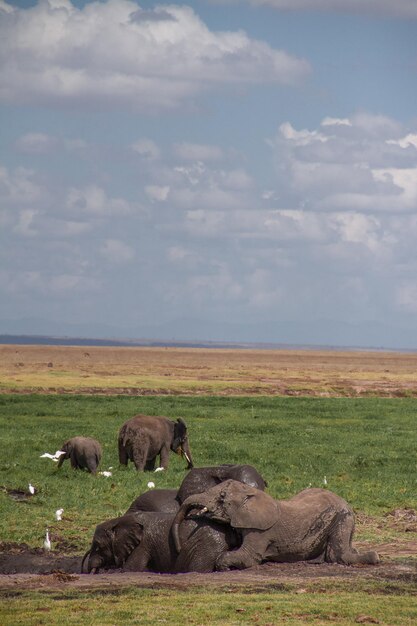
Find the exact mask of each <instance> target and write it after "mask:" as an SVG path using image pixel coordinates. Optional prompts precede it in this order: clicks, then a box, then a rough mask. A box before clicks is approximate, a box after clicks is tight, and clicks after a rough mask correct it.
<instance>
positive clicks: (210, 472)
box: [177, 464, 267, 503]
mask: <svg viewBox="0 0 417 626" xmlns="http://www.w3.org/2000/svg"><path fill="white" fill-rule="evenodd" d="M230 478H232V479H233V480H237V481H239V482H241V483H245V484H246V485H249V486H250V487H255V488H256V489H260V490H261V491H264V489H265V487H266V486H267V483H266V481H265V480H264V479H263V477H262V476H261V475H260V474H259V472H258V470H257V469H255V468H254V467H253V466H252V465H232V464H223V465H213V466H210V467H196V468H194V469H192V470H191V471H190V472H188V474H187V476H186V477H185V478H184V480H183V481H182V483H181V485H180V488H179V489H178V494H177V500H178V502H180V503H182V502H184V500H186V498H188V496H191V495H192V494H194V493H202V492H203V491H207V489H210V487H214V486H215V485H218V484H219V483H222V482H224V481H226V480H228V479H230Z"/></svg>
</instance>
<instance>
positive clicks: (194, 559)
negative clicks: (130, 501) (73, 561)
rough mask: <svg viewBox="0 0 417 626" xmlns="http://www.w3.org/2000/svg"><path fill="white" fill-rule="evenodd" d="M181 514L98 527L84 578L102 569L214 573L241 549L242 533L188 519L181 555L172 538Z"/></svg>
mask: <svg viewBox="0 0 417 626" xmlns="http://www.w3.org/2000/svg"><path fill="white" fill-rule="evenodd" d="M174 517H175V515H174V514H172V513H160V512H153V511H152V512H151V511H138V512H136V513H126V514H124V515H122V516H121V517H118V518H114V519H110V520H107V521H105V522H102V523H101V524H98V526H97V527H96V529H95V532H94V537H93V540H92V543H91V547H90V548H89V550H88V551H87V552H86V553H85V555H84V557H83V560H82V563H81V573H93V574H95V573H97V572H98V571H99V569H115V568H122V569H123V570H124V571H135V572H143V571H153V572H158V573H176V572H190V571H193V572H212V571H214V568H215V564H216V561H217V559H218V558H219V556H220V555H221V554H222V553H223V552H224V551H226V550H230V549H232V548H233V547H235V546H237V545H238V543H237V541H238V538H237V535H236V533H235V532H234V531H233V530H232V529H229V528H228V527H227V526H224V525H221V524H217V523H214V522H211V521H210V520H205V519H199V520H183V522H182V524H181V525H180V528H179V536H180V537H181V542H182V548H181V550H180V551H179V553H178V554H177V552H176V550H175V545H174V541H173V536H172V534H171V526H172V522H173V520H174Z"/></svg>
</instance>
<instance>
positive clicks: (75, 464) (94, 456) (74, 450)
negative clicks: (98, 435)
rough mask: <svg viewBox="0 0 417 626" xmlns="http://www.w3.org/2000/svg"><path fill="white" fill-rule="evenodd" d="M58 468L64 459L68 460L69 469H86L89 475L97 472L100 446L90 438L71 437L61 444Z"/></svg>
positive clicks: (100, 451) (100, 454)
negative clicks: (61, 452) (69, 462)
mask: <svg viewBox="0 0 417 626" xmlns="http://www.w3.org/2000/svg"><path fill="white" fill-rule="evenodd" d="M60 450H62V451H63V452H65V454H61V456H60V457H59V461H58V467H61V465H62V464H63V462H64V461H65V460H66V459H70V461H71V467H72V468H74V469H86V470H88V471H89V472H91V474H95V473H96V472H97V468H98V466H99V464H100V461H101V456H102V450H101V445H100V444H99V442H98V441H97V440H96V439H93V438H92V437H72V438H71V439H68V440H67V441H66V442H65V443H63V444H62V446H61V447H60Z"/></svg>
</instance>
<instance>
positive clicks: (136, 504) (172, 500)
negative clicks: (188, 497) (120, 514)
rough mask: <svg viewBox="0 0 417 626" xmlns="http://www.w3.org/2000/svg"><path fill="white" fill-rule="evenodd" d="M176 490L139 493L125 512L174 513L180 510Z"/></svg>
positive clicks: (154, 490) (152, 490)
mask: <svg viewBox="0 0 417 626" xmlns="http://www.w3.org/2000/svg"><path fill="white" fill-rule="evenodd" d="M177 493H178V492H177V490H176V489H150V490H149V491H145V492H144V493H141V495H140V496H138V497H137V498H136V500H134V501H133V502H132V504H131V505H130V507H129V508H128V510H127V511H126V513H135V512H136V511H159V512H160V513H176V512H177V511H178V509H179V508H180V503H179V502H178V500H177Z"/></svg>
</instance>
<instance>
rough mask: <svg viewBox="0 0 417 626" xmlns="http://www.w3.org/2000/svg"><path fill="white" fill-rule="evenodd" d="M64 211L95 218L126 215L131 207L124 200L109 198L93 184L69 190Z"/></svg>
mask: <svg viewBox="0 0 417 626" xmlns="http://www.w3.org/2000/svg"><path fill="white" fill-rule="evenodd" d="M66 209H67V210H68V211H69V212H70V213H72V214H76V215H86V216H96V217H103V216H111V215H126V214H129V213H130V212H131V207H130V205H129V203H128V202H127V201H126V200H125V199H124V198H109V197H108V196H107V194H106V192H105V190H104V189H102V188H101V187H99V186H98V185H95V184H90V185H87V186H86V187H83V188H76V187H72V188H71V189H69V191H68V193H67V197H66Z"/></svg>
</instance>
